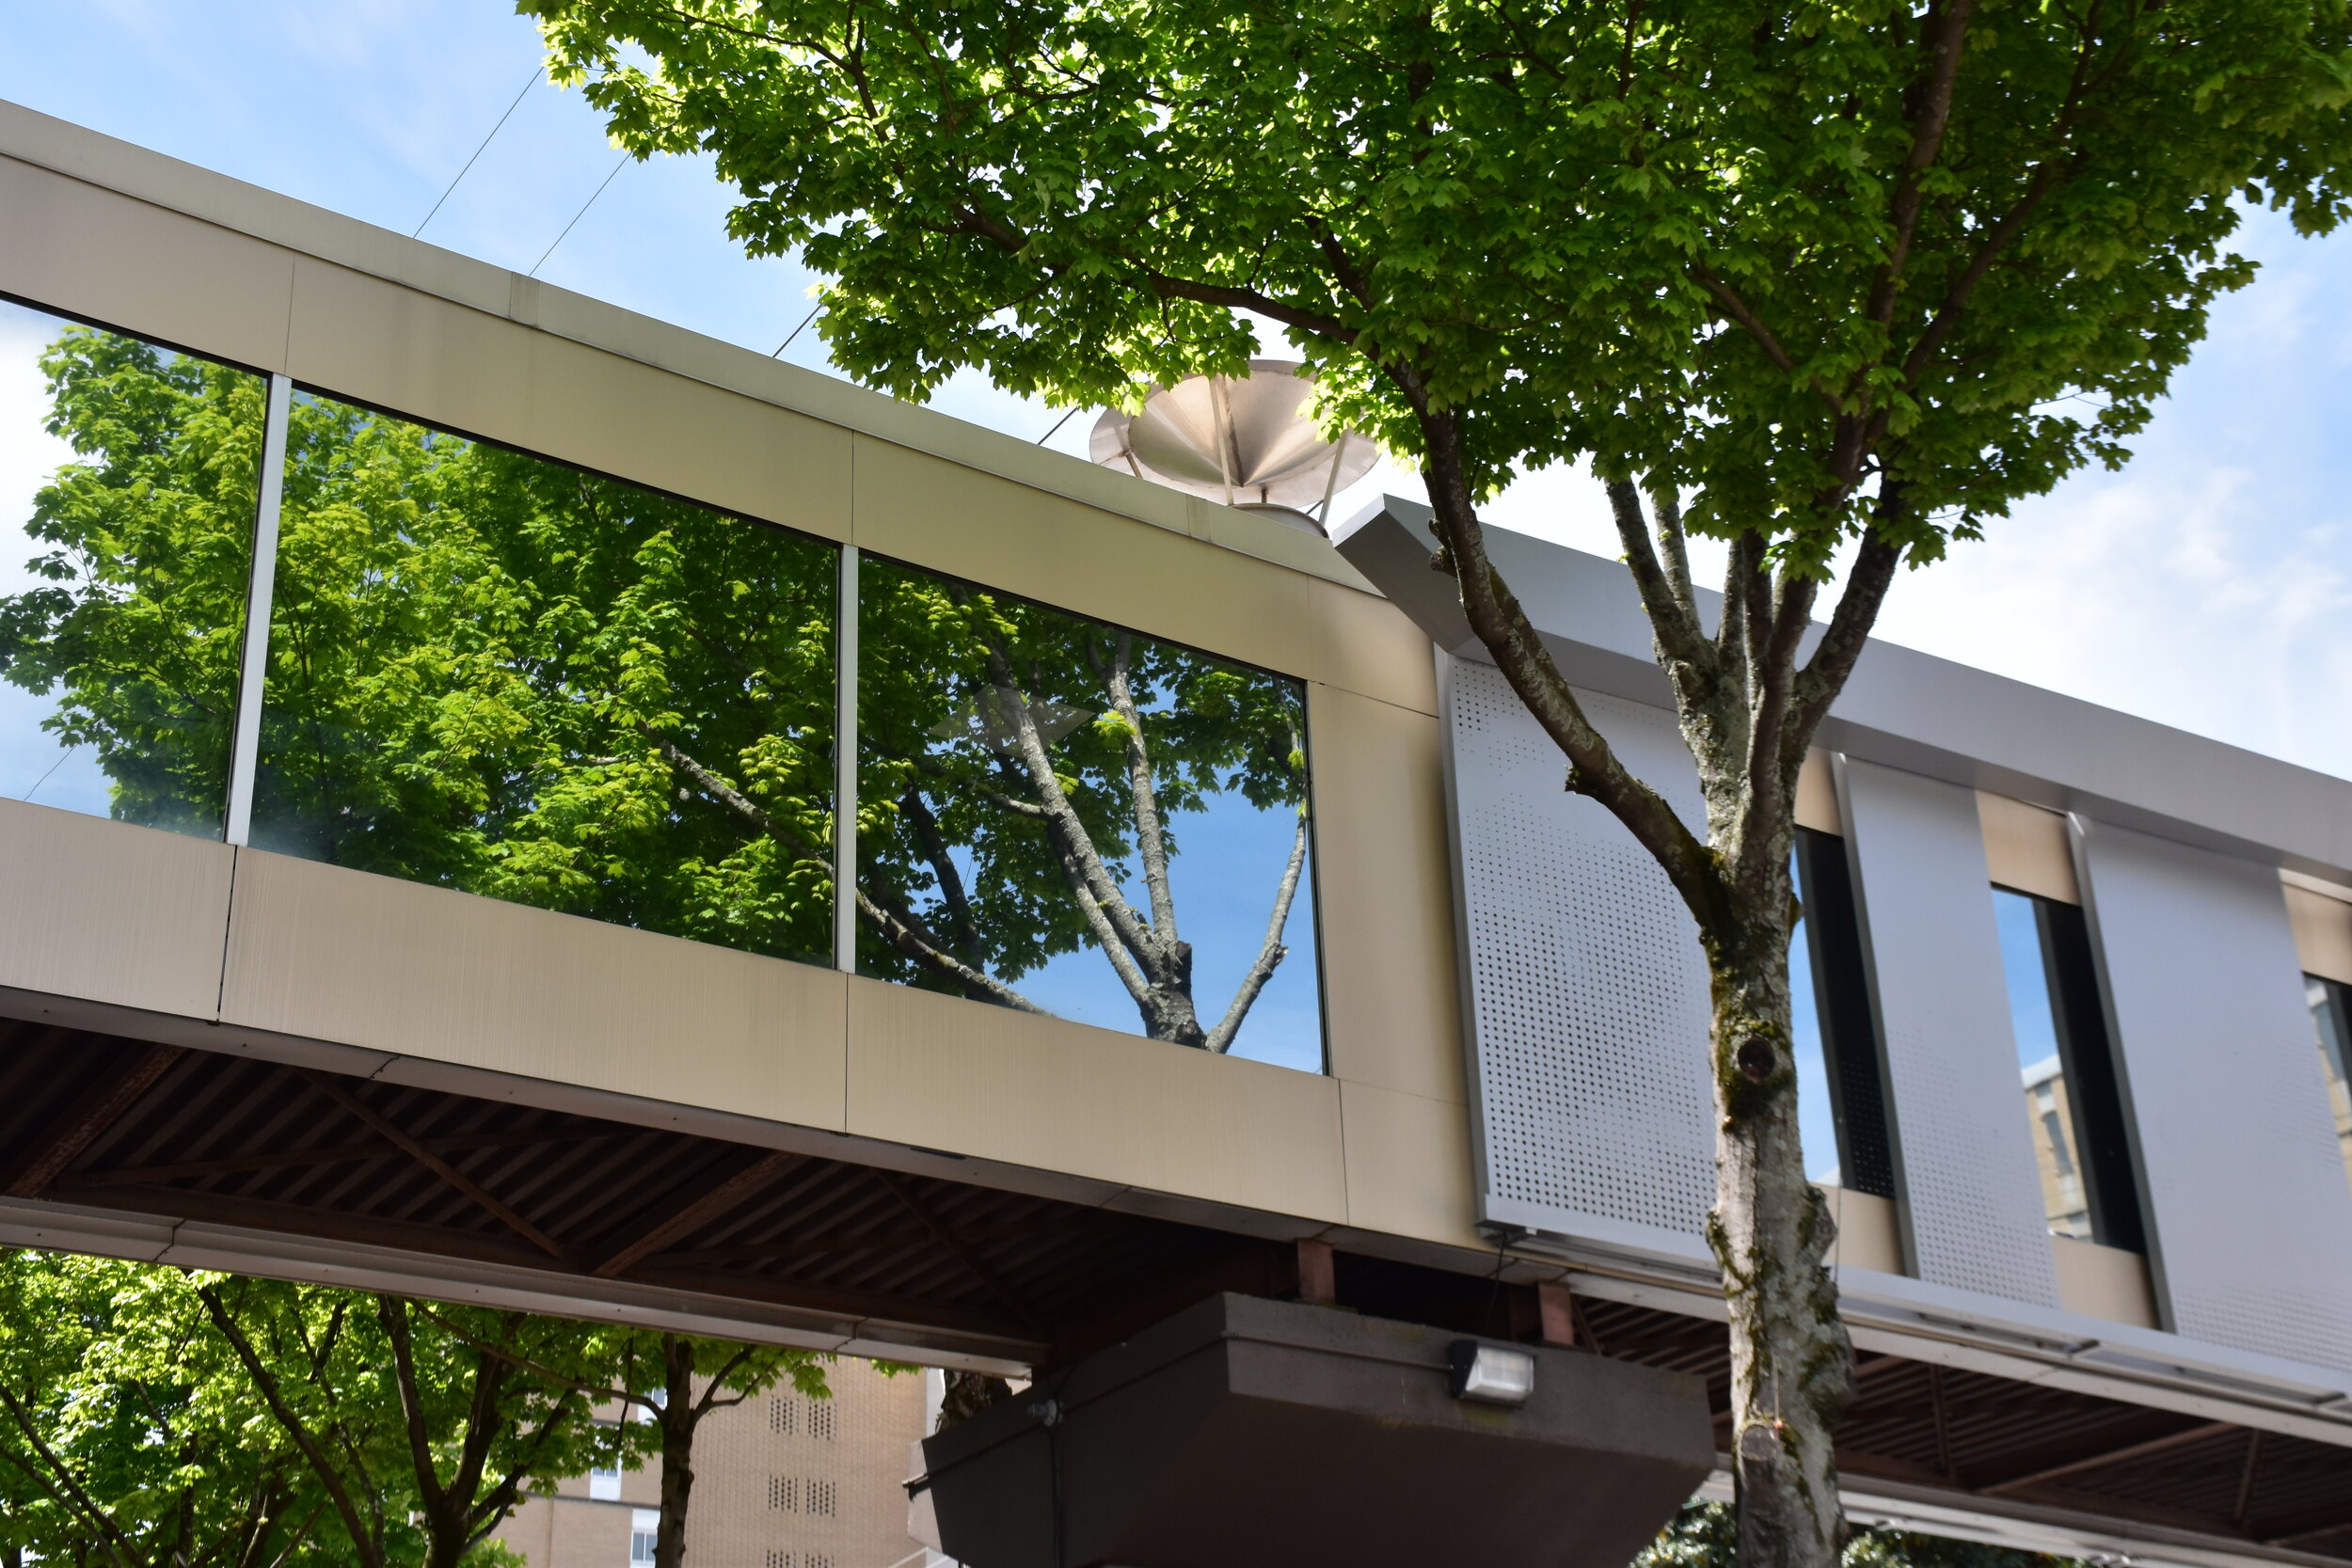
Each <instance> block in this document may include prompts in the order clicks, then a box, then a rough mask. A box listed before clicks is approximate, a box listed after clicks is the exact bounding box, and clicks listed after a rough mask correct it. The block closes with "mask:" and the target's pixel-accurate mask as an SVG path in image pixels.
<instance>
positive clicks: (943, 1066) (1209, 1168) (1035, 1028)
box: [849, 979, 1346, 1223]
mask: <svg viewBox="0 0 2352 1568" xmlns="http://www.w3.org/2000/svg"><path fill="white" fill-rule="evenodd" d="M849 984H850V1075H849V1086H850V1097H849V1107H850V1112H849V1130H850V1132H853V1133H857V1134H859V1135H861V1136H865V1137H872V1138H885V1139H888V1140H890V1141H892V1142H895V1143H906V1144H915V1145H918V1146H921V1147H923V1148H939V1149H946V1150H947V1151H949V1152H951V1153H957V1154H970V1155H976V1156H978V1157H980V1158H982V1159H999V1160H1005V1161H1009V1162H1012V1163H1016V1164H1025V1165H1037V1166H1042V1167H1044V1168H1045V1169H1048V1170H1060V1171H1071V1172H1074V1173H1076V1174H1078V1175H1081V1176H1090V1177H1093V1178H1096V1179H1097V1180H1104V1181H1117V1182H1120V1183H1123V1184H1125V1185H1128V1186H1135V1187H1144V1188H1150V1189H1152V1190H1154V1191H1157V1192H1164V1193H1174V1194H1178V1195H1181V1196H1187V1197H1197V1198H1204V1199H1206V1200H1208V1201H1210V1202H1213V1203H1222V1204H1232V1205H1234V1206H1237V1207H1240V1208H1245V1209H1260V1210H1266V1211H1269V1212H1275V1213H1279V1214H1295V1215H1298V1216H1301V1217H1304V1218H1308V1219H1318V1220H1324V1221H1327V1222H1330V1223H1337V1222H1339V1221H1341V1220H1342V1219H1343V1218H1344V1217H1345V1207H1346V1190H1345V1173H1344V1171H1343V1165H1342V1162H1341V1154H1340V1106H1339V1093H1340V1091H1339V1085H1336V1084H1334V1083H1332V1082H1331V1081H1330V1080H1329V1079H1327V1078H1323V1077H1318V1076H1316V1075H1315V1074H1313V1073H1308V1072H1295V1071H1293V1070H1291V1069H1288V1068H1279V1067H1269V1066H1266V1065H1265V1064H1264V1063H1262V1062H1247V1061H1238V1060H1235V1059H1233V1058H1232V1057H1227V1056H1212V1055H1210V1054H1209V1053H1206V1052H1204V1051H1196V1050H1193V1049H1191V1048H1190V1047H1187V1046H1181V1045H1169V1044H1166V1043H1164V1042H1161V1041H1158V1040H1147V1039H1142V1038H1138V1037H1136V1036H1132V1035H1121V1034H1116V1033H1113V1032H1112V1031H1110V1030H1107V1029H1096V1028H1092V1027H1089V1026H1088V1025H1086V1024H1082V1023H1071V1022H1065V1021H1063V1020H1060V1019H1046V1018H1039V1017H1037V1016H1035V1015H1033V1014H1027V1013H1018V1012H1014V1011H1012V1010H1011V1009H1009V1008H1005V1007H993V1006H988V1005H986V1004H985V1003H979V1002H967V1001H964V1000H962V999H961V998H959V997H952V996H940V995H937V994H934V993H932V992H930V991H920V990H911V989H909V988H907V987H903V986H894V985H891V984H888V983H887V982H884V981H881V980H864V979H860V980H851V981H850V983H849Z"/></svg>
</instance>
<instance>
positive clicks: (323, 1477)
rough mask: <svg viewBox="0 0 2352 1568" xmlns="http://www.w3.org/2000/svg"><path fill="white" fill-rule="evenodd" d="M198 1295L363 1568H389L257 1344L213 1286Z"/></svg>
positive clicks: (206, 1287) (345, 1490) (207, 1286)
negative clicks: (305, 1463) (329, 1504)
mask: <svg viewBox="0 0 2352 1568" xmlns="http://www.w3.org/2000/svg"><path fill="white" fill-rule="evenodd" d="M196 1293H197V1296H198V1299H199V1300H201V1301H202V1302H203V1303H204V1310H205V1312H206V1314H207V1315H209V1316H210V1317H211V1318H212V1320H213V1326H214V1327H215V1328H217V1329H218V1330H220V1334H221V1338H225V1339H227V1340H228V1341H229V1346H230V1349H231V1350H233V1351H235V1352H236V1354H237V1359H238V1360H239V1361H241V1362H243V1363H244V1364H245V1370H246V1376H248V1377H250V1378H251V1379H252V1380H253V1386H254V1387H256V1388H258V1389H260V1390H261V1394H262V1401H263V1402H265V1403H266V1404H268V1406H269V1410H270V1414H271V1415H272V1416H274V1417H276V1418H278V1425H279V1426H280V1427H282V1428H284V1429H285V1432H286V1435H287V1436H289V1437H291V1438H293V1439H294V1447H296V1448H297V1449H301V1450H302V1457H303V1458H305V1459H307V1460H309V1461H310V1470H311V1473H312V1474H314V1475H316V1476H317V1477H318V1479H319V1484H320V1485H321V1486H323V1487H325V1488H326V1495H327V1496H328V1497H330V1498H332V1499H333V1500H334V1503H335V1512H336V1513H337V1514H339V1515H340V1516H341V1517H342V1522H343V1530H344V1533H345V1534H347V1535H349V1536H350V1538H351V1549H352V1550H353V1551H355V1552H357V1553H358V1555H359V1560H360V1562H361V1563H362V1564H363V1568H385V1565H384V1554H383V1553H382V1552H381V1551H380V1550H378V1549H377V1545H376V1543H375V1541H374V1540H373V1538H372V1537H371V1536H370V1535H369V1533H368V1530H367V1527H366V1526H365V1525H364V1524H363V1523H362V1522H361V1521H360V1518H359V1510H358V1507H357V1506H356V1505H354V1504H353V1502H352V1500H351V1494H350V1492H349V1491H348V1490H347V1489H346V1488H345V1487H344V1485H343V1482H342V1477H341V1476H340V1475H338V1474H336V1472H335V1467H334V1465H331V1464H329V1463H328V1462H327V1458H326V1450H325V1449H323V1448H321V1447H320V1446H319V1440H318V1438H317V1437H316V1436H315V1435H313V1434H312V1433H311V1432H310V1428H309V1427H307V1426H305V1425H304V1424H303V1422H302V1418H301V1417H299V1416H297V1415H295V1414H294V1408H293V1407H292V1406H291V1405H289V1404H288V1403H287V1402H286V1395H285V1390H284V1389H283V1388H282V1387H280V1386H279V1385H278V1378H277V1375H276V1374H275V1373H273V1372H272V1371H271V1370H269V1369H268V1368H267V1367H265V1366H263V1365H262V1357H261V1355H260V1354H259V1353H258V1352H256V1351H255V1350H254V1348H253V1341H252V1340H251V1339H249V1338H246V1333H245V1330H244V1329H243V1328H242V1327H240V1326H239V1325H238V1323H237V1321H236V1319H234V1318H233V1317H231V1316H230V1312H229V1309H228V1308H227V1307H224V1306H222V1305H221V1300H220V1292H219V1291H217V1290H215V1288H214V1287H212V1286H210V1285H204V1286H199V1288H198V1290H197V1292H196Z"/></svg>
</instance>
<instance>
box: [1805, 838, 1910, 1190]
mask: <svg viewBox="0 0 2352 1568" xmlns="http://www.w3.org/2000/svg"><path fill="white" fill-rule="evenodd" d="M1795 858H1796V878H1797V896H1798V899H1799V901H1800V903H1801V905H1802V907H1803V910H1804V913H1803V916H1802V918H1800V919H1799V920H1798V922H1797V928H1796V930H1795V932H1794V933H1793V934H1792V936H1791V938H1790V941H1789V946H1788V992H1789V1001H1790V1004H1791V1006H1790V1012H1791V1018H1790V1023H1791V1031H1792V1033H1793V1034H1794V1036H1795V1044H1796V1049H1797V1123H1798V1132H1799V1133H1800V1135H1801V1136H1802V1137H1803V1139H1804V1161H1805V1175H1806V1176H1807V1177H1809V1178H1811V1179H1812V1180H1815V1181H1820V1182H1823V1183H1826V1184H1829V1185H1832V1186H1841V1187H1848V1188H1851V1189H1852V1190H1853V1191H1855V1192H1862V1193H1872V1194H1875V1195H1877V1196H1880V1197H1893V1196H1895V1163H1894V1159H1893V1156H1892V1155H1891V1154H1890V1153H1889V1151H1888V1149H1887V1140H1886V1109H1885V1100H1884V1097H1883V1094H1882V1093H1881V1092H1880V1087H1879V1085H1880V1077H1879V1045H1878V1025H1877V1022H1876V1021H1875V1018H1874V1016H1873V1014H1872V1012H1871V1007H1870V988H1869V979H1868V975H1867V970H1866V967H1865V959H1864V958H1863V954H1862V927H1861V923H1860V921H1859V920H1858V918H1857V917H1856V913H1855V910H1854V897H1853V881H1852V879H1851V874H1850V873H1849V872H1848V870H1847V866H1846V841H1845V840H1844V839H1842V838H1839V837H1838V836H1837V835H1836V834H1835V833H1824V832H1816V831H1815V830H1813V829H1811V828H1800V829H1798V830H1797V847H1796V857H1795Z"/></svg>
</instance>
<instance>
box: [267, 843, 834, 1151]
mask: <svg viewBox="0 0 2352 1568" xmlns="http://www.w3.org/2000/svg"><path fill="white" fill-rule="evenodd" d="M842 987H843V981H842V977H841V976H840V975H838V974H834V973H833V972H832V971H830V970H824V969H818V968H816V967H814V966H812V965H808V964H796V963H789V962H787V961H785V960H784V959H781V958H759V957H756V956H755V955H752V954H749V953H738V952H734V951H732V950H730V949H728V948H724V947H712V946H708V945H707V944H705V943H702V942H682V941H680V940H678V939H677V938H675V937H665V936H656V935H654V934H653V933H652V932H649V931H636V930H630V929H628V927H621V926H608V925H605V924H603V923H602V922H600V921H595V920H586V919H581V918H580V917H578V916H575V915H564V914H550V913H548V911H545V910H533V909H526V908H524V907H523V906H522V905H519V904H508V903H502V902H501V901H499V900H497V899H494V898H477V897H475V896H473V895H469V894H463V893H452V892H450V891H448V890H446V889H442V888H431V887H423V886H420V885H418V884H416V883H413V882H404V881H399V880H395V879H392V878H389V877H376V876H372V875H370V874H368V873H366V872H360V871H346V870H343V869H341V868H340V867H336V866H329V865H320V864H316V863H312V862H310V861H303V860H295V859H292V858H290V857H287V856H283V855H272V854H265V853H262V852H261V851H259V850H253V849H246V850H243V851H241V852H240V853H239V856H238V861H237V888H236V907H235V911H234V916H233V918H232V919H231V921H230V930H229V959H228V977H227V981H226V984H225V986H224V989H223V994H222V1004H221V1005H222V1012H223V1016H224V1019H225V1020H226V1021H227V1022H234V1023H240V1024H246V1025H249V1026H251V1027H253V1028H257V1029H268V1030H273V1031H276V1032H278V1033H279V1034H287V1035H301V1036H308V1037H311V1038H314V1039H324V1040H335V1041H340V1042H343V1043H347V1044H352V1045H358V1046H365V1047H369V1048H372V1049H374V1050H379V1051H389V1052H394V1053H400V1054H403V1055H406V1056H421V1057H427V1058H431V1059H435V1060H439V1061H445V1062H454V1063H458V1064H461V1065H464V1066H468V1067H479V1068H485V1069H489V1070H491V1071H494V1072H510V1073H516V1074H519V1075H521V1076H523V1077H527V1078H537V1079H547V1080H552V1081H555V1082H560V1083H566V1084H579V1085H587V1086H589V1087H593V1088H601V1089H610V1090H612V1091H613V1092H615V1093H618V1094H627V1095H636V1096H641V1097H643V1098H645V1099H649V1100H658V1101H673V1102H677V1103H682V1104H687V1105H700V1106H709V1107H716V1108H718V1109H722V1110H726V1111H731V1112H735V1113H737V1114H739V1115H742V1116H748V1117H761V1118H764V1119H767V1120H771V1121H783V1122H793V1123H797V1124H800V1125H802V1126H806V1127H819V1128H830V1129H834V1130H838V1129H839V1128H840V1127H841V1125H842V1081H843V1069H842V1006H843V1002H842Z"/></svg>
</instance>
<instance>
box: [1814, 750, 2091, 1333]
mask: <svg viewBox="0 0 2352 1568" xmlns="http://www.w3.org/2000/svg"><path fill="white" fill-rule="evenodd" d="M1840 776H1841V782H1842V790H1843V795H1844V801H1843V804H1844V806H1845V812H1846V832H1847V835H1848V846H1849V850H1850V852H1851V854H1852V856H1853V861H1854V872H1855V891H1856V893H1857V895H1858V896H1859V898H1860V902H1861V905H1862V916H1863V942H1864V945H1865V947H1866V948H1867V951H1868V953H1869V957H1870V968H1871V972H1872V974H1873V983H1874V986H1875V989H1876V994H1877V1000H1878V1007H1879V1022H1880V1028H1881V1034H1882V1037H1883V1040H1884V1042H1885V1052H1886V1070H1887V1076H1886V1085H1887V1095H1888V1099H1889V1101H1890V1103H1889V1106H1888V1112H1889V1115H1888V1120H1889V1122H1890V1123H1891V1131H1892V1132H1893V1141H1894V1144H1895V1149H1896V1166H1897V1170H1898V1173H1899V1174H1898V1176H1897V1181H1898V1183H1899V1189H1900V1192H1901V1195H1902V1209H1903V1213H1904V1221H1905V1235H1906V1237H1907V1239H1908V1241H1909V1243H1910V1247H1911V1253H1912V1258H1913V1260H1914V1264H1915V1270H1916V1272H1917V1274H1918V1275H1919V1277H1920V1278H1922V1279H1925V1280H1928V1281H1930V1282H1931V1283H1934V1284H1939V1285H1952V1286H1958V1287H1961V1288H1963V1289H1965V1290H1970V1291H1984V1292H1985V1293H1987V1294H1989V1295H1997V1296H2006V1297H2008V1298H2009V1299H2010V1300H2011V1301H2022V1302H2030V1303H2033V1304H2034V1305H2036V1306H2041V1307H2056V1306H2057V1305H2058V1276H2057V1273H2056V1269H2055V1266H2054V1265H2053V1263H2052V1260H2051V1255H2050V1241H2049V1234H2048V1227H2047V1225H2046V1223H2045V1221H2044V1218H2043V1215H2042V1192H2041V1188H2040V1185H2039V1181H2038V1178H2037V1176H2036V1174H2035V1169H2034V1153H2033V1141H2032V1135H2031V1133H2030V1132H2029V1130H2028V1125H2027V1122H2026V1102H2025V1098H2024V1095H2023V1093H2022V1092H2021V1090H2020V1088H2019V1083H2018V1076H2017V1044H2016V1039H2015V1037H2014V1035H2013V1034H2012V1033H2011V1031H2010V1021H2009V988H2008V982H2007V981H2006V979H2005V978H2004V977H2003V974H2002V971H2001V949H2000V939H1999V935H1998V933H1997V932H1996V930H1995V929H1994V923H1993V889H1992V879H1991V877H1990V876H1989V875H1988V874H1987V872H1986V870H1985V863H1984V834H1983V832H1982V830H1981V829H1980V828H1979V826H1978V822H1977V800H1976V795H1975V792H1974V791H1972V790H1968V789H1964V788H1963V787H1961V786H1960V785H1957V784H1945V783H1943V782H1942V781H1940V780H1936V779H1929V778H1923V777H1921V776H1920V775H1918V774H1915V773H1903V772H1899V771H1897V770H1896V769H1894V768H1882V767H1879V766H1877V765H1876V764H1873V763H1867V762H1856V761H1852V760H1851V759H1849V760H1848V761H1846V762H1845V763H1844V765H1843V767H1842V768H1841V770H1840Z"/></svg>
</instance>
